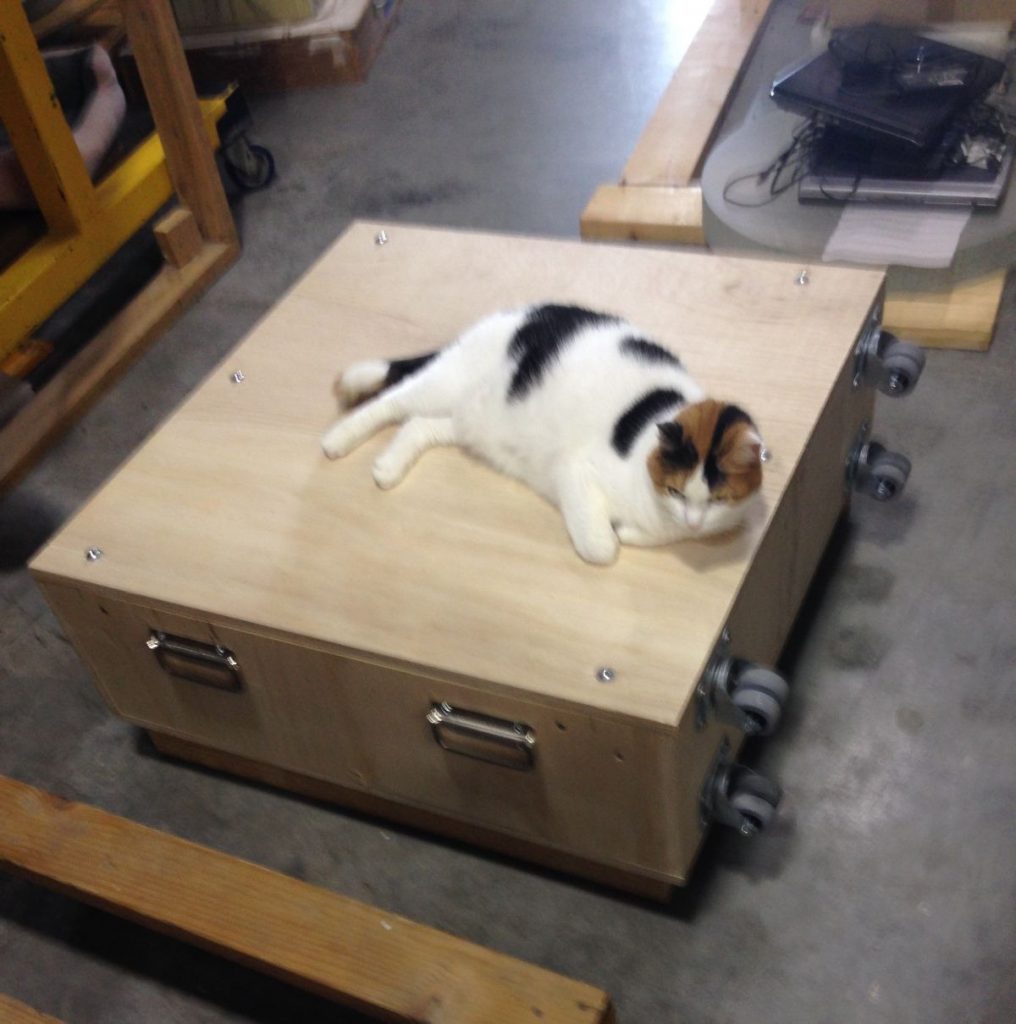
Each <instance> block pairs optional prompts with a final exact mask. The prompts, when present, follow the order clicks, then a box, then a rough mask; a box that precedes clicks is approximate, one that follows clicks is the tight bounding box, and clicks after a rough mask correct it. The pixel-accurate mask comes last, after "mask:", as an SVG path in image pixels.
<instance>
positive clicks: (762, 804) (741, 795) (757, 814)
mask: <svg viewBox="0 0 1016 1024" xmlns="http://www.w3.org/2000/svg"><path fill="white" fill-rule="evenodd" d="M729 799H730V806H731V807H733V808H734V810H735V811H737V813H738V814H739V815H740V816H741V826H740V828H739V830H738V831H740V832H741V834H742V835H746V836H753V835H755V833H756V832H764V831H765V830H766V829H767V828H768V827H769V825H770V824H771V823H772V820H773V818H774V817H776V804H775V803H770V802H769V800H767V799H766V798H765V797H762V796H756V795H755V794H754V793H749V792H746V791H745V790H736V791H735V792H733V793H731V795H730V798H729Z"/></svg>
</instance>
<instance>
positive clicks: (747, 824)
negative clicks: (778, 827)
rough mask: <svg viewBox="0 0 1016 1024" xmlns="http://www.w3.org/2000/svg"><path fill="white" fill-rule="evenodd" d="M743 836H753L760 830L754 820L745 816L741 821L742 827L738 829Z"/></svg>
mask: <svg viewBox="0 0 1016 1024" xmlns="http://www.w3.org/2000/svg"><path fill="white" fill-rule="evenodd" d="M738 831H739V832H740V833H741V835H742V836H753V835H755V834H756V833H757V832H758V825H756V824H755V822H753V821H749V820H748V819H747V818H745V819H744V820H743V821H742V822H741V827H740V828H739V829H738Z"/></svg>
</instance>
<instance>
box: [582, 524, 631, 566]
mask: <svg viewBox="0 0 1016 1024" xmlns="http://www.w3.org/2000/svg"><path fill="white" fill-rule="evenodd" d="M620 547H621V545H620V544H619V543H618V541H617V536H616V535H615V534H614V532H613V531H611V532H610V533H609V534H603V535H601V536H596V537H583V538H581V540H579V539H576V540H575V550H576V551H577V552H578V553H579V555H580V556H581V558H582V559H583V561H586V562H591V563H592V564H593V565H613V564H614V562H616V561H617V554H618V551H619V550H620Z"/></svg>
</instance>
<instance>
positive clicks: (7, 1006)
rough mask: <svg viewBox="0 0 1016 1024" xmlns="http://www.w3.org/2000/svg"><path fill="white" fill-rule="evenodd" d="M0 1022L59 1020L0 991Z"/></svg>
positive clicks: (52, 1023)
mask: <svg viewBox="0 0 1016 1024" xmlns="http://www.w3.org/2000/svg"><path fill="white" fill-rule="evenodd" d="M0 1024H60V1021H58V1020H57V1019H56V1017H50V1016H48V1015H47V1014H45V1013H40V1012H39V1011H38V1010H33V1009H32V1008H31V1007H30V1006H26V1005H25V1004H24V1003H19V1002H18V1001H17V999H12V998H11V997H10V996H5V995H4V994H3V993H2V992H0Z"/></svg>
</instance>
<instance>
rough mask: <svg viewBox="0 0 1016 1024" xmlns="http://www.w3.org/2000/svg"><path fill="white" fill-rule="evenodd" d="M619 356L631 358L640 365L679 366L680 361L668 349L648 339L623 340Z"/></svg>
mask: <svg viewBox="0 0 1016 1024" xmlns="http://www.w3.org/2000/svg"><path fill="white" fill-rule="evenodd" d="M620 349H621V355H624V356H632V357H633V358H635V359H637V360H638V361H639V362H640V363H666V364H669V365H670V366H680V365H681V360H680V359H678V358H677V356H675V355H674V353H673V352H671V351H670V350H669V349H666V348H664V347H663V346H662V345H658V344H657V343H656V342H655V341H650V340H649V339H648V338H634V337H633V338H625V339H624V341H622V342H621V345H620Z"/></svg>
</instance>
